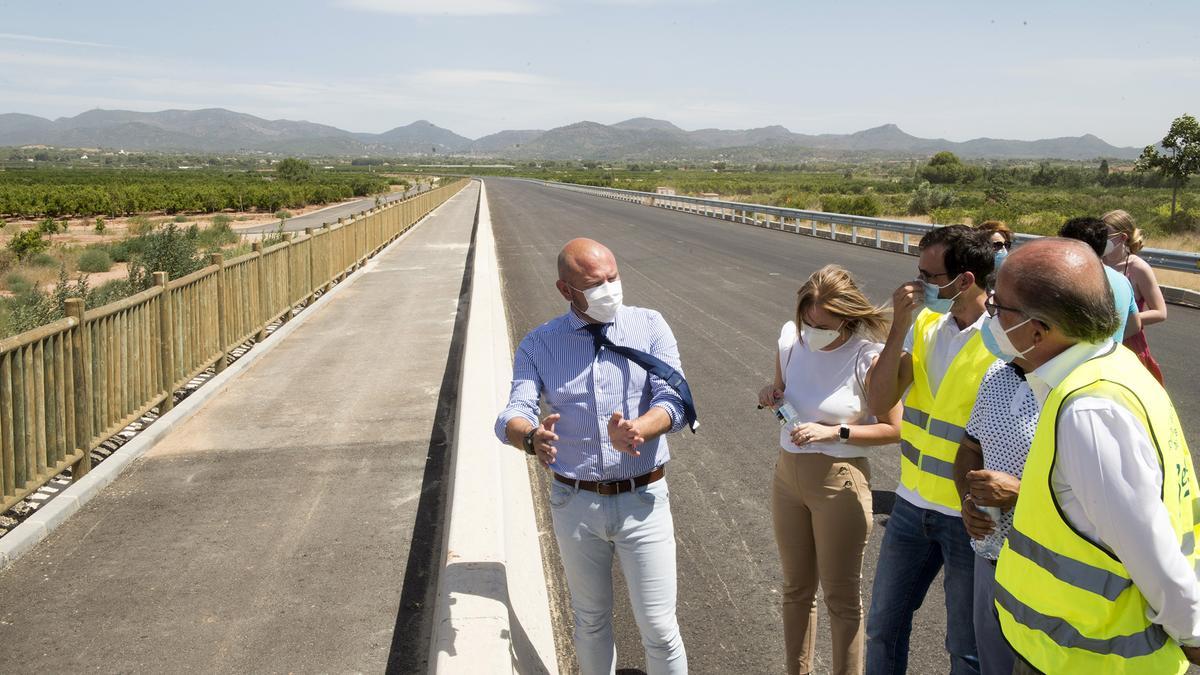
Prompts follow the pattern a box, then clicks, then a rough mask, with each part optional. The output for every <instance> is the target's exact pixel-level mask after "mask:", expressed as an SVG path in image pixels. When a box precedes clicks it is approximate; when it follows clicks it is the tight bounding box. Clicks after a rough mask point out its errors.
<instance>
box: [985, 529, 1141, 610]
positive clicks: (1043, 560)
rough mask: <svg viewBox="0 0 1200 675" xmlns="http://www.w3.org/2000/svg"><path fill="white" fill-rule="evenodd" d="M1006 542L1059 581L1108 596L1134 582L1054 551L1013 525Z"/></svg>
mask: <svg viewBox="0 0 1200 675" xmlns="http://www.w3.org/2000/svg"><path fill="white" fill-rule="evenodd" d="M1008 545H1009V547H1010V548H1012V550H1013V551H1015V552H1017V553H1020V554H1021V555H1023V556H1025V557H1026V558H1029V559H1030V560H1031V561H1033V562H1034V563H1036V564H1037V566H1038V567H1041V568H1042V569H1044V570H1046V571H1047V572H1049V573H1050V574H1053V575H1054V576H1055V577H1056V578H1057V579H1058V580H1059V581H1062V582H1065V583H1068V584H1071V585H1072V586H1074V587H1076V588H1080V589H1083V590H1085V591H1090V592H1092V593H1095V594H1096V595H1099V596H1103V597H1104V598H1106V599H1108V600H1116V599H1117V596H1119V595H1121V593H1124V592H1125V589H1127V588H1129V587H1130V586H1132V585H1133V581H1132V580H1130V579H1127V578H1125V577H1122V576H1119V575H1116V574H1113V573H1112V572H1109V571H1108V570H1102V569H1100V568H1099V567H1093V566H1091V565H1088V564H1087V563H1082V562H1079V561H1078V560H1072V559H1071V558H1068V557H1067V556H1065V555H1061V554H1059V553H1055V552H1054V551H1051V550H1050V549H1048V548H1046V547H1045V546H1042V545H1041V544H1039V543H1037V542H1036V541H1034V540H1032V539H1030V538H1029V537H1027V536H1025V535H1024V534H1023V533H1021V532H1020V531H1018V530H1017V529H1016V528H1013V529H1012V530H1010V531H1009V533H1008Z"/></svg>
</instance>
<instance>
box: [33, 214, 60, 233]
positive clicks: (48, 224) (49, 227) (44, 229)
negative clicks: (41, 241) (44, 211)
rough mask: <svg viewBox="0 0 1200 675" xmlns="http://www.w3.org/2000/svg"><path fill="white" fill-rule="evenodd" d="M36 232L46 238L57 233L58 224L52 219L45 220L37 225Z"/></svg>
mask: <svg viewBox="0 0 1200 675" xmlns="http://www.w3.org/2000/svg"><path fill="white" fill-rule="evenodd" d="M37 231H38V232H39V233H40V234H44V235H47V236H49V235H51V234H55V233H57V232H58V222H57V221H56V220H54V219H53V218H47V219H45V220H43V221H41V222H39V223H38V224H37Z"/></svg>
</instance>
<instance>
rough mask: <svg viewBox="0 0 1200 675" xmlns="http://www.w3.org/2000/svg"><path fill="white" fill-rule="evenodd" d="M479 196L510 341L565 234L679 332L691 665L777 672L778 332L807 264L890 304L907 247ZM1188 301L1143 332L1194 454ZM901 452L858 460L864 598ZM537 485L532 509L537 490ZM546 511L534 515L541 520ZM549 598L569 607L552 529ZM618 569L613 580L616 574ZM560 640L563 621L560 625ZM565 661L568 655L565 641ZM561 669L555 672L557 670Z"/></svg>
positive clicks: (642, 210) (681, 509) (536, 317)
mask: <svg viewBox="0 0 1200 675" xmlns="http://www.w3.org/2000/svg"><path fill="white" fill-rule="evenodd" d="M487 183H488V198H489V201H490V204H491V213H492V223H493V226H494V228H495V234H496V250H497V255H498V257H499V262H500V271H501V279H502V282H503V284H504V292H505V296H506V298H507V307H508V315H509V320H510V324H511V325H510V329H511V331H512V334H513V336H514V343H513V344H516V340H517V339H520V337H521V336H522V335H524V334H525V332H527V331H528V330H529V329H531V328H533V327H534V326H537V325H538V324H540V323H541V322H543V321H546V320H547V319H549V318H550V317H552V316H555V315H557V314H560V313H562V312H564V311H566V304H565V303H564V302H563V301H562V298H561V297H560V296H559V295H558V293H557V292H556V291H555V290H554V288H553V280H554V275H555V272H554V264H555V263H554V261H555V256H556V255H557V254H558V250H559V248H560V247H561V246H562V244H563V243H564V242H566V241H567V240H568V239H570V238H572V237H579V236H586V237H592V238H595V239H597V240H599V241H601V242H604V243H606V244H608V245H609V246H610V247H611V248H612V249H613V251H614V253H615V254H616V256H617V260H618V262H619V263H620V266H621V279H622V282H623V285H624V289H625V300H626V302H628V303H629V304H631V305H639V306H643V307H652V308H654V309H657V310H659V311H661V312H662V313H663V315H664V316H665V317H666V319H667V321H668V322H669V323H670V324H671V327H672V329H673V330H674V332H675V336H676V337H677V338H678V340H679V350H680V354H681V356H682V359H683V368H684V371H685V372H686V374H687V377H688V382H689V383H690V385H691V389H692V392H693V394H694V395H695V396H696V404H697V407H698V408H699V412H700V418H701V420H702V422H703V426H702V428H701V430H700V433H699V434H697V435H695V436H693V435H692V434H690V433H686V432H685V433H681V434H677V435H675V436H672V437H671V455H672V461H671V463H670V465H669V467H668V469H667V480H668V482H669V483H670V487H671V504H672V510H673V512H674V516H675V533H676V538H677V540H678V542H679V548H678V550H679V554H678V558H679V620H680V626H681V630H682V632H683V638H684V642H685V645H686V647H687V651H688V661H689V666H690V670H691V672H694V673H734V672H737V673H779V672H783V671H784V668H783V622H782V618H781V616H780V610H779V597H780V596H779V589H780V584H781V573H780V568H779V558H778V555H777V553H776V547H775V540H774V535H773V533H772V527H771V514H770V508H769V503H770V501H769V495H770V483H771V476H772V471H773V466H774V464H775V458H776V456H777V454H778V452H779V445H778V433H779V432H778V426H777V425H776V424H775V422H774V418H773V417H772V416H771V415H770V414H767V413H764V412H763V411H757V410H755V402H756V401H757V392H758V389H759V388H760V387H762V386H763V385H764V384H766V383H767V382H768V381H769V379H770V378H771V377H772V375H773V373H772V369H773V365H772V364H773V358H774V356H773V354H774V350H775V341H776V339H777V336H778V335H779V329H780V327H781V326H782V325H783V323H784V322H785V321H787V320H789V319H790V318H792V313H793V311H794V307H795V298H796V289H797V288H799V286H800V284H801V283H802V282H803V281H804V280H805V279H806V278H807V277H808V275H809V274H811V273H812V272H813V271H815V270H816V269H817V268H819V267H821V266H822V265H825V264H827V263H838V264H841V265H843V266H845V267H847V268H848V269H850V270H851V271H852V272H853V273H854V274H855V275H856V276H857V277H858V279H859V280H860V281H861V282H862V283H863V285H864V286H865V290H866V293H867V295H868V296H869V297H870V298H871V299H872V300H874V301H875V302H880V303H882V302H887V301H889V300H890V298H891V293H892V291H893V290H894V289H895V288H896V286H897V285H899V284H900V283H901V282H903V281H904V280H907V279H912V278H913V277H914V276H915V275H916V272H917V269H916V268H917V264H916V258H914V257H909V256H904V255H900V254H896V253H889V252H886V251H878V250H875V249H873V248H864V247H855V246H852V245H850V244H844V243H835V242H830V241H827V240H817V239H813V238H810V237H805V236H798V235H795V234H790V233H783V232H779V231H768V230H764V229H759V228H756V227H751V226H748V225H742V224H735V223H731V222H722V221H718V220H713V219H708V218H703V217H701V216H695V215H689V214H685V213H677V212H672V211H664V210H661V209H652V208H648V207H645V206H638V205H634V204H628V203H625V202H619V201H613V200H608V199H603V198H600V197H593V196H588V195H583V194H578V193H574V192H569V191H567V190H561V189H555V188H548V187H539V186H537V185H532V184H528V183H520V182H515V181H505V180H491V179H489V180H488V181H487ZM1198 327H1200V311H1197V310H1192V309H1187V308H1183V307H1174V306H1173V307H1171V309H1170V318H1169V320H1168V321H1167V322H1166V323H1165V324H1160V325H1156V326H1153V327H1151V328H1150V329H1149V331H1148V335H1149V339H1150V343H1151V347H1152V349H1153V350H1154V353H1155V355H1156V356H1157V357H1158V359H1159V361H1160V362H1161V363H1162V365H1163V369H1164V372H1165V373H1166V381H1167V389H1168V390H1169V391H1170V392H1171V395H1172V396H1173V397H1174V400H1175V404H1176V408H1177V409H1178V410H1179V414H1180V417H1181V418H1182V419H1183V420H1184V425H1185V432H1186V433H1187V437H1188V442H1189V445H1190V448H1191V450H1192V452H1193V457H1195V455H1196V453H1197V451H1200V425H1198V424H1197V423H1196V420H1197V419H1198V416H1200V380H1198V379H1197V378H1195V377H1194V376H1193V375H1192V374H1191V363H1192V361H1193V360H1194V357H1195V355H1194V353H1193V352H1194V348H1195V344H1196V342H1195V335H1196V330H1197V328H1198ZM899 456H900V455H899V450H898V449H897V448H896V447H895V446H893V447H890V448H883V449H880V450H879V451H878V452H877V453H876V454H875V455H874V456H873V457H872V458H871V469H872V477H871V485H872V488H874V491H875V497H876V498H875V507H876V511H877V512H879V513H880V515H879V516H877V519H876V526H875V528H874V532H873V533H872V535H871V540H870V543H869V545H868V549H867V556H866V557H867V559H866V561H865V565H864V570H863V578H864V598H863V601H864V605H869V603H870V588H871V580H872V579H873V578H874V576H875V566H876V561H877V560H878V555H879V543H880V541H881V539H882V538H883V533H884V528H883V526H882V525H883V522H884V515H883V513H886V512H887V511H888V510H889V508H890V506H889V501H890V499H891V498H892V497H893V493H892V490H893V489H894V488H895V486H896V483H897V481H898V478H899ZM538 473H539V474H543V479H542V480H543V484H542V485H541V486H535V491H537V492H538V493H539V497H538V499H539V500H541V501H542V503H543V504H544V500H545V497H544V495H545V494H546V492H547V491H548V486H547V485H546V484H545V483H544V472H540V471H539V472H538ZM544 515H545V511H544V510H543V516H544ZM548 541H549V542H550V546H549V548H548V549H547V551H546V553H547V565H546V566H547V570H548V572H549V573H550V574H551V575H552V582H551V583H552V584H553V587H552V589H551V599H552V601H555V600H556V599H557V602H558V603H559V610H560V616H569V614H570V612H569V609H567V606H566V604H565V603H566V592H565V589H564V588H563V586H564V584H563V582H562V579H561V571H560V570H561V563H560V562H559V561H558V560H557V556H556V551H555V550H554V545H553V538H550V539H549V540H548ZM618 576H619V575H618ZM616 597H617V598H619V599H620V600H619V601H618V602H617V621H616V633H617V636H618V644H617V655H618V668H628V669H631V671H630V672H637V671H636V670H633V669H637V668H642V667H644V656H643V651H642V645H641V641H640V638H639V636H638V633H637V627H636V626H635V625H634V621H633V617H632V614H631V613H630V612H629V610H628V606H629V605H628V601H627V600H626V599H625V598H626V597H627V595H626V593H625V591H624V589H623V588H619V589H617V591H616ZM818 603H819V607H820V610H819V611H820V613H821V620H820V621H821V627H820V632H819V636H818V639H819V644H820V647H819V655H818V659H817V663H816V665H815V668H814V672H829V669H830V662H829V631H828V620H827V616H826V612H825V607H824V605H823V604H821V602H820V600H818ZM559 636H560V637H565V638H566V644H567V645H569V636H570V632H569V630H566V629H565V628H564V629H563V630H560V631H559ZM944 639H945V609H944V606H943V595H942V592H941V582H940V581H937V582H935V584H934V587H933V588H931V589H930V593H929V595H928V597H927V598H926V600H925V605H924V606H923V607H922V608H921V609H920V611H919V612H917V615H916V621H915V625H914V628H913V634H912V656H911V659H910V664H909V665H910V668H909V672H912V673H937V672H946V671H947V670H948V669H949V668H948V659H947V657H946V654H945V651H944V649H943V646H942V645H943V641H944ZM564 654H566V655H567V658H568V659H569V658H570V654H571V650H570V649H567V650H564ZM565 665H567V666H568V667H567V668H564V672H569V671H570V667H569V662H568V663H567V664H565Z"/></svg>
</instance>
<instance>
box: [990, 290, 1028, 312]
mask: <svg viewBox="0 0 1200 675" xmlns="http://www.w3.org/2000/svg"><path fill="white" fill-rule="evenodd" d="M1002 309H1003V310H1005V311H1007V312H1016V313H1017V314H1025V312H1023V311H1021V310H1019V309H1017V308H1016V307H1005V306H1004V305H1001V304H998V303H997V302H996V296H994V295H989V296H988V299H987V300H984V301H983V311H985V312H987V315H988V316H996V315H997V314H999V313H1000V310H1002Z"/></svg>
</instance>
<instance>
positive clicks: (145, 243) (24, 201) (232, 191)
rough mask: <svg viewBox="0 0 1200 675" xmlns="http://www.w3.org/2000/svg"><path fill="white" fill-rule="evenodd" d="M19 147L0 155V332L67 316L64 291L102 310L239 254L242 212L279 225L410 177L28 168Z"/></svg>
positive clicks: (289, 165) (275, 168)
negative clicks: (216, 258)
mask: <svg viewBox="0 0 1200 675" xmlns="http://www.w3.org/2000/svg"><path fill="white" fill-rule="evenodd" d="M20 153H23V154H20ZM24 154H29V153H28V152H27V151H19V153H18V152H17V151H11V150H10V151H8V154H7V155H3V153H2V152H0V165H2V166H3V168H2V169H0V218H2V219H3V222H0V337H5V336H9V335H14V334H16V333H20V332H23V331H26V330H30V329H32V328H36V327H37V326H40V325H42V324H45V323H47V322H49V321H53V320H55V319H58V318H61V317H62V316H63V311H64V303H65V302H66V300H67V299H68V298H73V297H80V298H84V299H85V301H86V302H87V306H89V307H97V306H100V305H103V304H107V303H109V302H113V301H115V300H119V299H121V298H123V297H126V296H128V295H130V294H133V293H136V292H138V291H141V290H144V289H145V288H148V287H149V285H150V283H151V282H152V279H153V272H155V271H160V270H161V271H166V272H168V274H170V276H171V278H178V277H180V276H183V275H185V274H188V273H190V272H193V271H195V270H197V269H200V268H201V267H203V266H204V265H205V264H206V261H207V259H208V255H209V254H211V253H214V252H218V251H221V252H223V253H224V254H225V256H226V258H230V257H234V256H238V255H242V254H244V253H246V252H248V251H249V250H250V245H249V243H248V242H243V241H242V237H241V236H239V234H238V233H237V231H236V230H235V229H234V224H235V223H237V222H238V221H250V222H247V223H246V224H255V223H256V222H257V221H265V222H279V223H280V226H281V227H282V224H283V221H284V220H285V219H287V218H290V217H292V216H293V215H295V214H293V210H296V211H302V210H304V209H305V208H306V207H308V208H311V207H314V206H318V205H323V204H327V203H331V202H338V201H342V200H345V199H351V198H355V197H369V196H372V195H379V194H384V193H387V192H390V191H392V190H404V189H407V188H408V187H409V186H410V185H411V183H410V182H409V180H408V179H406V178H404V177H402V176H398V175H385V174H382V173H363V172H358V171H336V170H334V171H330V170H323V169H318V168H316V167H314V165H313V164H311V163H309V162H306V161H302V160H297V159H284V160H282V161H276V162H274V163H272V164H270V165H269V167H270V168H269V169H268V170H253V171H245V170H242V171H229V170H221V169H207V168H206V169H203V170H190V169H178V168H174V169H172V168H146V167H145V166H144V165H142V166H138V167H137V168H128V167H112V168H97V167H91V166H89V167H86V168H85V167H77V166H73V165H72V164H71V163H70V162H71V161H73V160H71V159H70V158H69V157H64V156H62V155H61V154H53V155H51V154H49V152H48V151H47V154H46V155H40V156H41V157H42V159H35V160H34V161H33V162H24V164H33V165H34V166H33V167H27V166H25V165H24V164H22V161H23V160H22V157H23V155H24ZM14 155H16V156H15V157H14ZM38 156H39V155H37V154H34V155H32V156H30V157H29V158H30V159H33V158H34V157H38ZM143 159H145V158H143ZM121 160H122V161H126V160H128V161H134V160H133V159H131V158H128V157H122V158H121ZM173 161H175V162H178V161H179V159H178V158H175V159H174V160H173ZM176 166H179V165H178V164H177V165H176ZM279 238H280V239H282V235H280V237H279ZM268 239H269V237H268Z"/></svg>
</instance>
